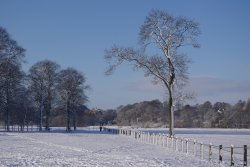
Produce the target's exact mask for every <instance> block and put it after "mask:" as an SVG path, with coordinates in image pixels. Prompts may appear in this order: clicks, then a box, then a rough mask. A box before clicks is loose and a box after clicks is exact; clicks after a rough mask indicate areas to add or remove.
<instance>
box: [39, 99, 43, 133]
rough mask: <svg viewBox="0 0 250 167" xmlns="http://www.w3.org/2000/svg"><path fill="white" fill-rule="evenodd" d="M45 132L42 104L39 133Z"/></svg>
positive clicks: (41, 105)
mask: <svg viewBox="0 0 250 167" xmlns="http://www.w3.org/2000/svg"><path fill="white" fill-rule="evenodd" d="M42 130H43V104H42V102H41V103H40V125H39V131H42Z"/></svg>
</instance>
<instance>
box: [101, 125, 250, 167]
mask: <svg viewBox="0 0 250 167" xmlns="http://www.w3.org/2000/svg"><path fill="white" fill-rule="evenodd" d="M103 130H104V131H106V132H110V133H114V134H119V135H125V136H128V137H130V138H133V139H135V140H138V141H141V142H144V143H147V144H153V145H159V146H162V147H164V148H167V149H171V150H173V151H177V152H182V153H185V154H189V155H193V156H195V157H198V158H200V159H201V160H207V161H215V162H218V163H219V164H226V165H228V166H243V167H246V166H247V159H248V158H249V155H248V154H247V149H248V148H247V145H244V146H242V147H234V146H233V145H231V146H230V147H224V146H223V145H219V146H215V145H213V144H212V143H209V144H206V143H203V142H197V141H196V140H190V139H187V138H183V137H182V138H180V137H174V136H168V135H166V134H160V133H150V132H143V131H137V130H131V129H122V128H121V129H120V128H119V129H118V128H117V129H115V128H107V127H104V128H103Z"/></svg>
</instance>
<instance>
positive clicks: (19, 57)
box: [0, 27, 25, 131]
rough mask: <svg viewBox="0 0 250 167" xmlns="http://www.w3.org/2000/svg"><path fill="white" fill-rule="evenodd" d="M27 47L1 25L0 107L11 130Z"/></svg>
mask: <svg viewBox="0 0 250 167" xmlns="http://www.w3.org/2000/svg"><path fill="white" fill-rule="evenodd" d="M24 53H25V49H23V48H22V47H20V46H19V45H18V44H17V42H16V41H15V40H13V39H11V37H10V35H9V34H8V32H7V31H6V30H5V29H4V28H2V27H0V94H1V95H0V109H1V110H3V111H4V113H3V115H4V117H5V127H6V130H7V131H9V125H10V112H11V110H13V108H12V106H13V104H14V103H15V101H14V100H15V98H14V96H15V93H16V91H17V88H18V87H19V86H20V85H21V80H22V78H23V72H22V71H21V63H22V62H23V57H24Z"/></svg>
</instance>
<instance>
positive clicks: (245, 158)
mask: <svg viewBox="0 0 250 167" xmlns="http://www.w3.org/2000/svg"><path fill="white" fill-rule="evenodd" d="M243 166H244V167H245V166H247V145H244V157H243Z"/></svg>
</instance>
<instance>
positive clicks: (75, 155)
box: [0, 128, 250, 167]
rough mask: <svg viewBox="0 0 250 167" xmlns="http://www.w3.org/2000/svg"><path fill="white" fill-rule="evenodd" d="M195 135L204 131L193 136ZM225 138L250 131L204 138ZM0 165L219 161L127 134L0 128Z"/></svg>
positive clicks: (196, 165)
mask: <svg viewBox="0 0 250 167" xmlns="http://www.w3.org/2000/svg"><path fill="white" fill-rule="evenodd" d="M190 135H191V134H188V135H187V136H188V137H190ZM184 136H185V135H184ZM199 136H200V137H202V136H204V135H197V136H196V138H198V137H199ZM229 138H230V142H231V144H233V143H232V142H234V144H235V145H237V144H238V145H242V144H243V143H244V142H247V143H248V144H249V141H250V135H233V136H230V135H228V134H227V135H224V136H223V135H219V136H218V135H211V134H209V138H208V140H207V141H208V142H210V141H211V140H212V139H213V140H214V141H218V140H222V141H224V142H225V141H227V140H228V139H229ZM218 142H219V141H218ZM247 143H246V144H247ZM0 166H3V167H5V166H11V167H19V166H20V167H23V166H25V167H26V166H46V167H48V166H53V167H54V166H55V167H56V166H63V167H70V166H74V167H75V166H84V167H168V166H169V167H173V166H176V167H182V166H183V167H209V166H211V167H212V166H213V167H214V166H219V164H218V163H214V162H208V161H206V160H201V159H200V158H199V157H195V156H193V155H188V154H185V153H181V152H176V151H173V150H171V149H167V148H164V147H162V146H157V145H152V144H146V143H143V142H140V141H137V140H134V139H133V138H129V137H127V136H122V135H114V134H110V133H105V132H101V133H100V132H99V131H98V130H97V129H89V128H85V129H81V130H79V131H77V132H75V133H64V132H63V131H52V132H48V133H38V132H24V133H15V132H8V133H7V132H0ZM220 166H223V165H220Z"/></svg>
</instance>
